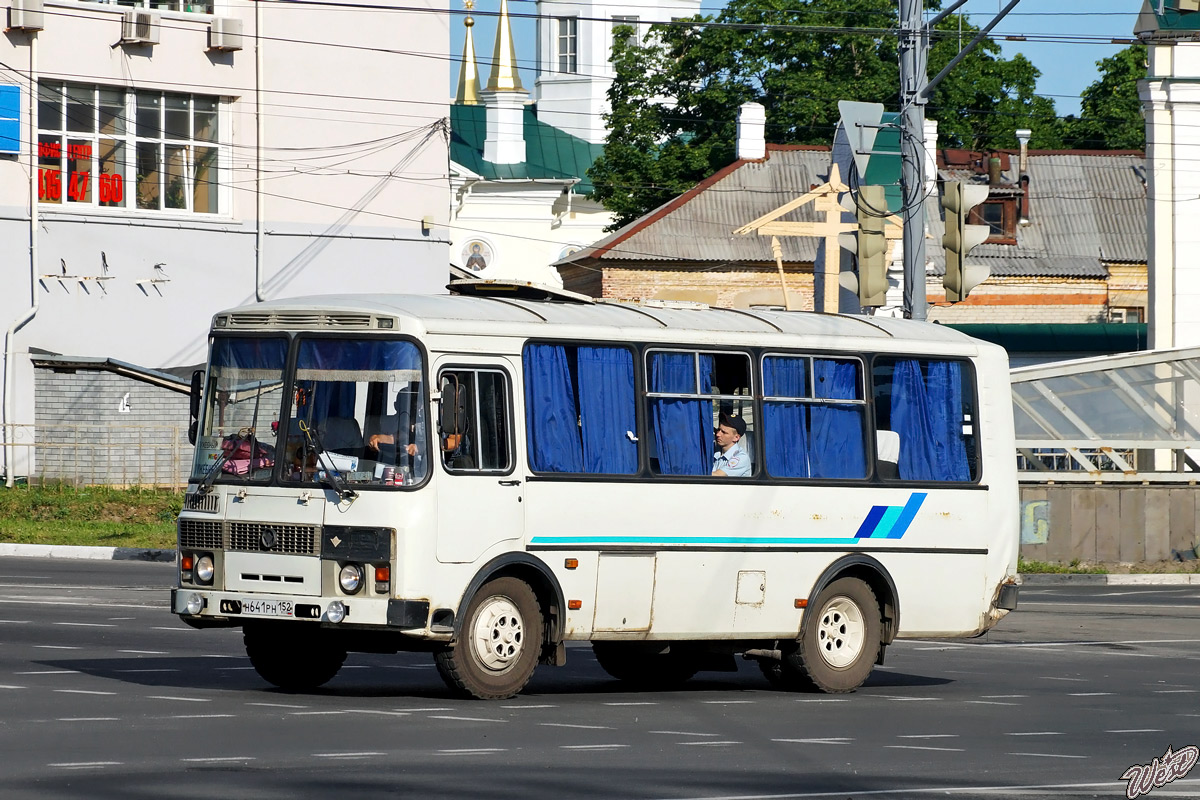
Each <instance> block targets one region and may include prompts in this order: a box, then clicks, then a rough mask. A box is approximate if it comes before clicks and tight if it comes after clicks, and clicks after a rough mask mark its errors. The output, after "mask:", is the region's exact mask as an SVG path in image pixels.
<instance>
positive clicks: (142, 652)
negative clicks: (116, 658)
mask: <svg viewBox="0 0 1200 800" xmlns="http://www.w3.org/2000/svg"><path fill="white" fill-rule="evenodd" d="M117 652H118V653H130V654H132V655H135V656H165V655H169V654H168V653H167V651H166V650H118V651H117Z"/></svg>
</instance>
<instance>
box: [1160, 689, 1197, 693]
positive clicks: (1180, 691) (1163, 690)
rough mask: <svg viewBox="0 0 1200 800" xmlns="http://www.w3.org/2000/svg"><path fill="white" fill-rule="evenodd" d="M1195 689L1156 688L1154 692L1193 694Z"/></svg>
mask: <svg viewBox="0 0 1200 800" xmlns="http://www.w3.org/2000/svg"><path fill="white" fill-rule="evenodd" d="M1195 692H1196V690H1195V689H1156V690H1155V691H1154V693H1155V694H1194V693H1195Z"/></svg>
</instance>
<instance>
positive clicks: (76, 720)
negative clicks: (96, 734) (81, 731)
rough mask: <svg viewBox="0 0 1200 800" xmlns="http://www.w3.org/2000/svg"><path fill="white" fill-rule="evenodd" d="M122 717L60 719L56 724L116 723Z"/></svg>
mask: <svg viewBox="0 0 1200 800" xmlns="http://www.w3.org/2000/svg"><path fill="white" fill-rule="evenodd" d="M118 719H120V717H59V718H58V719H56V720H55V722H116V721H117V720H118Z"/></svg>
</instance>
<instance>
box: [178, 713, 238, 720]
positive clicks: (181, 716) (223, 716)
mask: <svg viewBox="0 0 1200 800" xmlns="http://www.w3.org/2000/svg"><path fill="white" fill-rule="evenodd" d="M234 716H236V715H234V714H173V715H171V716H170V717H169V718H168V719H232V718H233V717H234Z"/></svg>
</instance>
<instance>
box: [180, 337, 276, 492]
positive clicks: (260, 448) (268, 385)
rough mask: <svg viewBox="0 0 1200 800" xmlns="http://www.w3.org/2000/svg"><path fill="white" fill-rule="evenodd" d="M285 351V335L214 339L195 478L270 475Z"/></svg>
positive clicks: (260, 477) (195, 463)
mask: <svg viewBox="0 0 1200 800" xmlns="http://www.w3.org/2000/svg"><path fill="white" fill-rule="evenodd" d="M287 350H288V340H287V339H285V338H283V337H278V338H260V337H256V338H249V337H247V338H218V339H215V340H213V345H212V357H211V358H210V359H209V369H208V375H207V376H206V379H207V386H206V387H205V391H204V398H205V407H204V409H203V411H202V422H201V425H202V427H201V429H200V433H199V436H198V437H197V439H196V456H195V460H194V461H193V462H192V477H193V478H199V479H203V478H205V477H210V473H211V477H213V478H223V479H224V478H235V477H240V478H241V479H242V480H254V481H265V480H268V479H270V477H271V470H272V467H274V465H275V462H274V443H275V434H274V433H273V430H274V428H275V427H277V425H276V424H275V423H276V422H277V420H278V419H279V407H280V405H281V403H282V400H283V370H284V366H285V365H286V363H287ZM251 439H253V440H254V442H253V446H252V444H251Z"/></svg>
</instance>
